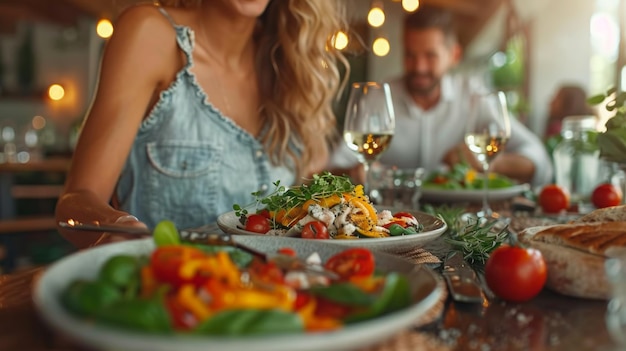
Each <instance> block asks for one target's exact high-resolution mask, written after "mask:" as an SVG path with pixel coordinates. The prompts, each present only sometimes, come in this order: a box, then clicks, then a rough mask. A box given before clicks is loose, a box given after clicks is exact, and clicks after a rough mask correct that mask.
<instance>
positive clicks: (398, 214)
mask: <svg viewBox="0 0 626 351" xmlns="http://www.w3.org/2000/svg"><path fill="white" fill-rule="evenodd" d="M393 216H394V217H396V218H403V217H405V218H409V219H412V220H416V221H417V219H415V216H413V215H412V214H410V213H408V212H397V213H395V214H394V215H393Z"/></svg>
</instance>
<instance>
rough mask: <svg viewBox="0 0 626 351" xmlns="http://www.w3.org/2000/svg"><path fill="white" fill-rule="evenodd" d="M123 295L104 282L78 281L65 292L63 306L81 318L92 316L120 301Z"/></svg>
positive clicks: (62, 300) (62, 296)
mask: <svg viewBox="0 0 626 351" xmlns="http://www.w3.org/2000/svg"><path fill="white" fill-rule="evenodd" d="M121 298H122V293H121V292H120V291H119V290H118V289H117V288H116V287H114V286H113V285H110V284H107V283H105V282H103V281H86V280H76V281H73V282H72V283H70V285H69V286H68V287H67V288H66V289H65V290H64V291H63V293H62V295H61V302H62V304H63V305H64V306H65V307H66V308H67V309H68V310H70V311H71V312H73V313H75V314H77V315H80V316H91V315H93V314H94V313H96V312H97V311H98V310H101V309H104V308H107V307H108V306H109V305H111V304H113V303H114V302H116V301H118V300H120V299H121Z"/></svg>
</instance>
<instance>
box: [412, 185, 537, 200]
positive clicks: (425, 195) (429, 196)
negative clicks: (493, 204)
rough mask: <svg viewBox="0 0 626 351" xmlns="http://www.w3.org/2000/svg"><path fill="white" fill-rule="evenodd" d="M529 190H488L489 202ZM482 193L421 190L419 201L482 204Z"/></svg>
mask: <svg viewBox="0 0 626 351" xmlns="http://www.w3.org/2000/svg"><path fill="white" fill-rule="evenodd" d="M529 189H530V185H528V184H519V185H514V186H511V187H508V188H500V189H489V201H502V200H508V199H511V198H513V197H515V196H517V195H519V194H521V193H523V192H524V191H527V190H529ZM484 193H485V192H484V191H483V190H482V189H480V190H463V189H434V188H427V187H424V188H422V197H421V198H420V200H426V201H432V202H482V201H483V195H484Z"/></svg>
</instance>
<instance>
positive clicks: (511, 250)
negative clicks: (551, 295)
mask: <svg viewBox="0 0 626 351" xmlns="http://www.w3.org/2000/svg"><path fill="white" fill-rule="evenodd" d="M546 278H547V268H546V263H545V261H544V259H543V256H542V255H541V251H539V250H536V249H533V248H524V247H521V246H510V245H502V246H500V247H498V248H497V249H495V250H494V251H493V252H492V253H491V255H490V256H489V259H488V260H487V263H486V264H485V280H486V281H487V286H489V288H490V289H491V291H493V293H494V294H496V296H498V297H499V298H501V299H503V300H508V301H513V302H523V301H528V300H530V299H532V298H533V297H535V296H536V295H537V294H539V292H540V291H541V289H543V286H544V284H545V282H546Z"/></svg>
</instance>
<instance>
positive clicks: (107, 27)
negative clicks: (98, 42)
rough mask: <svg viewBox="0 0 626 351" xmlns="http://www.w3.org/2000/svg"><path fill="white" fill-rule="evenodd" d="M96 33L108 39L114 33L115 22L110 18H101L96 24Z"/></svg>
mask: <svg viewBox="0 0 626 351" xmlns="http://www.w3.org/2000/svg"><path fill="white" fill-rule="evenodd" d="M96 33H98V36H100V37H101V38H104V39H108V38H110V37H111V35H113V24H112V23H111V21H109V20H108V19H101V20H99V21H98V24H97V25H96Z"/></svg>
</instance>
